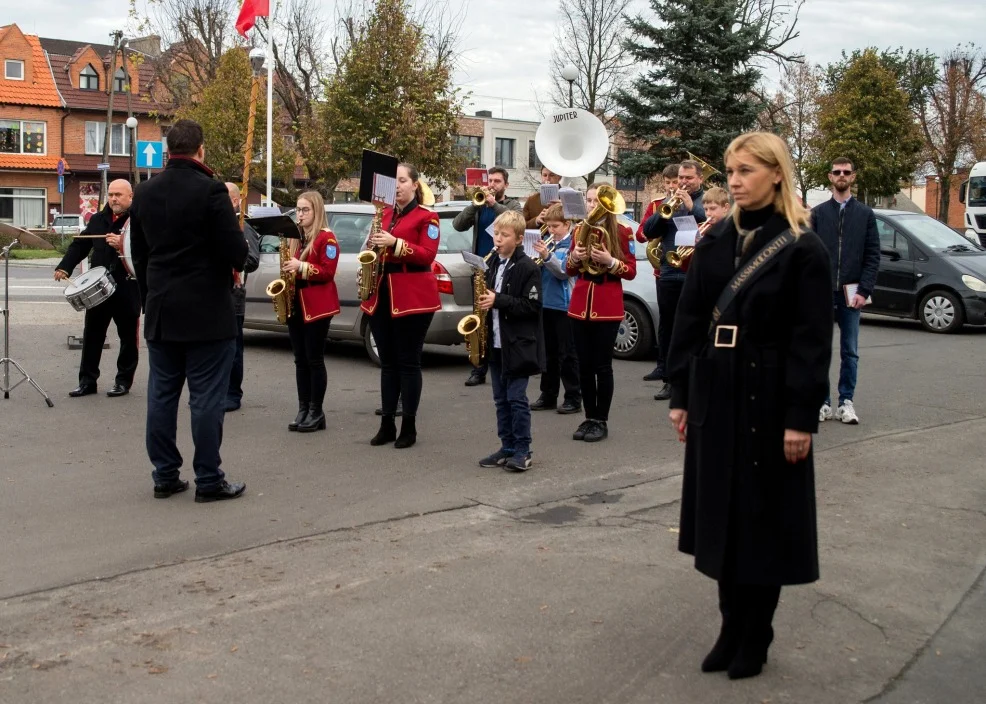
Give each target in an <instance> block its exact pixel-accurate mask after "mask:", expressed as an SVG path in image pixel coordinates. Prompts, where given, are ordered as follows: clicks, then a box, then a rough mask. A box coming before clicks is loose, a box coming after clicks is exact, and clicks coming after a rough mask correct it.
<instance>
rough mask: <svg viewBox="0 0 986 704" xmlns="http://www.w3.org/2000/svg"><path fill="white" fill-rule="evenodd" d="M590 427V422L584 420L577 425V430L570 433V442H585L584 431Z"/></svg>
mask: <svg viewBox="0 0 986 704" xmlns="http://www.w3.org/2000/svg"><path fill="white" fill-rule="evenodd" d="M591 427H592V421H591V420H584V421H582V422H581V423H580V424H579V427H578V429H577V430H576V431H575V432H574V433H572V440H585V434H586V431H588V430H589V428H591Z"/></svg>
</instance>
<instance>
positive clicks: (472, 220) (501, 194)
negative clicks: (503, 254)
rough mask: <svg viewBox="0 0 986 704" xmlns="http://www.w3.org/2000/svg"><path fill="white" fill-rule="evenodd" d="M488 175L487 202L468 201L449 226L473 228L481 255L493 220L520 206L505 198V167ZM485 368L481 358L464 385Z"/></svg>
mask: <svg viewBox="0 0 986 704" xmlns="http://www.w3.org/2000/svg"><path fill="white" fill-rule="evenodd" d="M489 176H490V182H489V189H488V191H487V196H486V202H485V203H483V204H482V205H480V206H478V207H477V206H475V205H473V204H472V203H470V204H469V205H467V206H466V207H465V208H463V209H462V212H461V213H459V214H458V215H456V216H455V219H454V220H453V221H452V227H454V228H455V229H456V231H458V232H465V231H466V230H468V229H469V228H470V227H471V228H472V232H473V235H472V251H473V253H475V254H478V255H479V256H481V257H485V256H486V255H487V254H489V253H490V252H491V251H492V249H493V221H494V220H496V218H497V216H498V215H500V214H501V213H505V212H507V211H508V210H513V211H516V212H518V213H519V212H521V210H522V209H521V207H520V203H518V202H517V200H516V199H515V198H507V195H506V191H507V184H508V183H509V182H510V177H509V176H508V174H507V170H506V169H504V168H503V167H501V166H494V167H493V168H492V169H490V170H489ZM487 368H488V365H487V364H486V362H483V363H482V364H481V365H480V366H478V367H476V368H475V369H473V370H472V373H471V374H470V375H469V378H468V379H466V386H478V385H480V384H485V383H486V371H487Z"/></svg>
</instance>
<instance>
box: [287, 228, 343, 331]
mask: <svg viewBox="0 0 986 704" xmlns="http://www.w3.org/2000/svg"><path fill="white" fill-rule="evenodd" d="M299 259H300V260H301V269H300V270H299V271H298V274H297V276H296V277H295V289H296V290H297V292H298V299H299V301H300V303H301V314H302V317H303V319H304V321H305V322H306V323H310V322H312V321H315V320H320V319H321V318H327V317H329V316H332V315H336V314H337V313H338V312H339V291H338V290H337V289H336V282H335V276H336V267H337V266H338V265H339V243H338V242H337V241H336V236H335V235H333V234H332V231H331V230H322V231H321V232H319V233H318V234H317V235H316V236H315V241H314V242H313V243H312V246H311V249H310V250H309V251H308V253H307V254H306V253H305V252H304V251H302V253H301V256H300V257H299ZM302 282H303V283H302Z"/></svg>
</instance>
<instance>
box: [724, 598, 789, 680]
mask: <svg viewBox="0 0 986 704" xmlns="http://www.w3.org/2000/svg"><path fill="white" fill-rule="evenodd" d="M746 590H747V591H748V592H749V594H748V595H747V596H746V597H745V598H744V600H743V601H744V603H743V607H744V610H745V612H746V617H745V618H744V623H743V637H742V639H741V641H740V647H739V650H737V651H736V657H734V658H733V661H732V662H731V663H729V670H728V673H727V674H728V675H729V679H731V680H740V679H744V678H746V677H756V676H757V675H759V674H760V673H761V672H762V671H763V666H764V663H766V662H767V649H768V648H770V644H771V642H772V641H773V640H774V629H773V627H772V626H771V621H773V619H774V610H775V609H776V608H777V600H778V597H779V596H780V593H781V590H780V587H773V586H755V587H746Z"/></svg>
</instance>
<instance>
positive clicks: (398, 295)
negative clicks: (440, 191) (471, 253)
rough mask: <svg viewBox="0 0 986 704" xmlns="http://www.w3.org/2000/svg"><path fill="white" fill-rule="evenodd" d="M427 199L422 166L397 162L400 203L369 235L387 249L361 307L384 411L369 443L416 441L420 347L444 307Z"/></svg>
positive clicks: (404, 444)
mask: <svg viewBox="0 0 986 704" xmlns="http://www.w3.org/2000/svg"><path fill="white" fill-rule="evenodd" d="M423 199H424V191H423V190H422V187H421V185H420V184H419V182H418V170H417V169H415V168H414V167H413V166H411V165H410V164H401V165H399V166H398V167H397V204H396V207H394V208H389V207H388V208H384V211H383V218H382V220H381V223H380V227H381V231H380V232H377V233H376V234H372V233H371V235H370V239H369V245H370V246H371V247H374V248H376V249H377V250H378V251H380V249H381V248H385V249H383V252H384V253H383V255H382V256H383V267H382V272H383V273H382V275H381V276H380V277H379V278H378V279H377V281H376V285H375V286H374V291H373V295H371V296H370V298H369V299H368V300H366V301H364V302H363V304H362V305H361V306H360V307H361V308H362V309H363V311H364V312H365V313H367V314H368V315H369V316H370V331H371V332H372V333H373V338H374V340H376V343H377V354H378V355H379V356H380V396H381V401H382V410H383V415H382V416H381V418H380V430H378V431H377V434H376V435H374V436H373V439H372V440H370V444H371V445H384V444H387V443H390V442H393V443H394V447H398V448H402V447H411V445H413V444H414V442H415V440H417V426H416V424H415V416H416V415H417V412H418V402H419V401H420V400H421V350H422V348H423V347H424V342H425V333H427V332H428V326H429V325H430V324H431V319H432V318H433V317H434V315H435V311H436V310H439V309H440V308H441V307H442V303H441V300H440V299H439V297H438V280H437V279H436V278H435V275H434V273H432V270H431V263H432V262H433V261H435V255H436V254H437V253H438V241H439V236H440V232H441V231H440V230H439V226H438V215H436V214H435V213H434V212H432V211H430V210H428V209H426V208H424V207H422V200H423ZM398 398H400V399H402V400H403V402H404V413H403V416H402V422H401V434H400V435H399V436H398V435H397V425H396V422H395V421H394V416H395V414H396V413H397V400H398ZM395 440H396V442H394V441H395Z"/></svg>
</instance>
